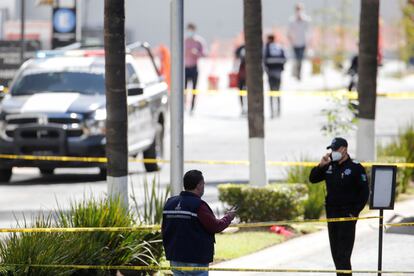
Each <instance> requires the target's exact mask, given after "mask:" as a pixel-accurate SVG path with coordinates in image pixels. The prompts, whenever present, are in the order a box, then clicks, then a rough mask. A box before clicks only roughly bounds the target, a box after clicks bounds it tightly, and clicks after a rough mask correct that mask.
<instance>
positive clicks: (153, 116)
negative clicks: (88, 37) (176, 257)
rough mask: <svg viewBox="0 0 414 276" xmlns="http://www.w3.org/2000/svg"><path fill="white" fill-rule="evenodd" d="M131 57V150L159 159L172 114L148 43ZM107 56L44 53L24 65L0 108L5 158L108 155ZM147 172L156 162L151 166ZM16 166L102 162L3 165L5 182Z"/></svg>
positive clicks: (0, 173)
mask: <svg viewBox="0 0 414 276" xmlns="http://www.w3.org/2000/svg"><path fill="white" fill-rule="evenodd" d="M138 49H139V50H138V51H135V53H137V55H134V56H133V55H132V53H127V54H126V57H125V58H126V83H127V93H128V98H127V99H128V148H129V154H130V155H131V156H136V155H137V154H139V153H141V152H142V153H143V156H144V158H161V157H162V156H163V148H164V146H163V145H164V129H165V122H166V113H167V100H168V93H167V89H168V88H167V84H166V83H165V82H164V81H163V79H162V77H160V75H159V73H158V70H157V67H156V65H155V62H154V59H153V56H152V54H151V51H150V49H149V47H147V46H146V44H140V47H138ZM105 120H106V108H105V55H104V51H103V50H102V49H89V50H70V51H45V52H39V53H38V55H37V57H36V58H34V59H30V60H28V61H27V62H25V63H24V64H23V65H22V66H21V68H20V69H19V71H18V72H17V74H16V76H15V78H14V79H13V81H12V83H11V86H10V89H9V93H7V94H6V95H5V97H4V99H3V101H2V102H1V104H0V154H17V155H35V156H74V157H104V156H105V145H106V138H105V131H106V129H105ZM144 165H145V169H146V170H147V171H149V172H150V171H156V170H158V169H159V166H158V164H156V163H155V164H154V163H148V164H147V163H146V164H144ZM13 167H37V168H39V169H40V172H41V173H42V174H52V173H53V171H54V169H55V168H59V167H99V168H100V172H101V174H102V175H105V174H106V164H105V163H89V162H63V161H38V160H22V159H1V160H0V182H8V181H9V180H10V178H11V175H12V168H13Z"/></svg>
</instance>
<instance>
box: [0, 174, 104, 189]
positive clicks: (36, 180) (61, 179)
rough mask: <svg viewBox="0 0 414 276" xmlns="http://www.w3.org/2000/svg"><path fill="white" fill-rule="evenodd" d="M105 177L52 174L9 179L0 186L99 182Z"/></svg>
mask: <svg viewBox="0 0 414 276" xmlns="http://www.w3.org/2000/svg"><path fill="white" fill-rule="evenodd" d="M104 180H105V178H104V177H102V176H100V175H99V174H74V173H65V174H54V175H47V176H33V177H30V178H26V179H24V180H17V181H11V182H9V183H1V184H0V185H2V186H19V185H22V186H23V185H48V184H71V183H83V182H99V181H104Z"/></svg>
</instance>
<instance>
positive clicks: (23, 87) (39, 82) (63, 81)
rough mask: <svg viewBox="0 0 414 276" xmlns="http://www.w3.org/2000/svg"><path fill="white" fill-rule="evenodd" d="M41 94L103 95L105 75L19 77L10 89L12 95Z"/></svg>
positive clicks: (79, 74) (67, 72) (84, 73)
mask: <svg viewBox="0 0 414 276" xmlns="http://www.w3.org/2000/svg"><path fill="white" fill-rule="evenodd" d="M42 92H77V93H81V94H105V75H104V74H103V73H93V72H70V71H63V72H40V73H32V74H26V75H23V76H21V77H20V78H19V79H18V80H17V81H16V83H15V84H14V86H13V87H12V90H11V94H12V95H31V94H35V93H42Z"/></svg>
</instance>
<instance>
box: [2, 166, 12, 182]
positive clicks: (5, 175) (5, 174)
mask: <svg viewBox="0 0 414 276" xmlns="http://www.w3.org/2000/svg"><path fill="white" fill-rule="evenodd" d="M11 176H12V169H11V168H10V169H0V183H7V182H9V181H10V178H11Z"/></svg>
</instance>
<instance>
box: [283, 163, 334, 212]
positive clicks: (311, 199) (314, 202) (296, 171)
mask: <svg viewBox="0 0 414 276" xmlns="http://www.w3.org/2000/svg"><path fill="white" fill-rule="evenodd" d="M299 161H304V162H309V161H311V160H310V158H307V157H305V158H301V159H300V160H299ZM311 170H312V167H302V166H292V167H289V168H288V169H287V177H286V181H287V182H288V183H304V184H306V186H307V187H308V199H307V200H306V201H305V202H304V209H305V210H304V218H305V219H318V218H320V216H321V215H322V213H323V211H324V209H325V194H326V192H325V183H324V182H323V183H322V182H321V183H317V184H312V183H310V181H309V175H310V173H311Z"/></svg>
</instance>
